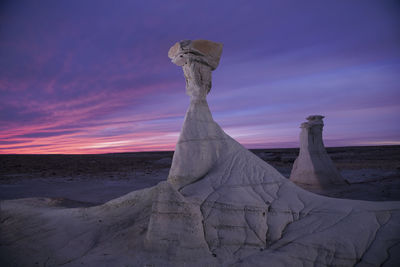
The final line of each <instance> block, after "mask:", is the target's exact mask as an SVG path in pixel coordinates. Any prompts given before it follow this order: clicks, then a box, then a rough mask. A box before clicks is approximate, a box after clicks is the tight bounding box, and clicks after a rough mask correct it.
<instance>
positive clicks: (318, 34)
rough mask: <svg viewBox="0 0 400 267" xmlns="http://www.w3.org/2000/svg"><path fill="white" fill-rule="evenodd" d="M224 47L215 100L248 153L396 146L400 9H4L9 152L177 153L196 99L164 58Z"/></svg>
mask: <svg viewBox="0 0 400 267" xmlns="http://www.w3.org/2000/svg"><path fill="white" fill-rule="evenodd" d="M185 39H192V40H195V39H208V40H212V41H216V42H221V43H223V44H224V48H223V53H222V58H221V61H220V65H219V67H218V68H217V69H216V70H215V71H214V72H213V87H212V89H211V92H210V94H209V95H208V102H209V106H210V109H211V111H212V113H213V117H214V120H215V121H216V122H217V123H218V124H220V125H221V127H222V128H223V129H224V131H225V132H226V133H228V134H229V135H231V136H232V137H233V138H235V139H236V140H238V141H239V142H240V143H241V144H243V145H244V146H245V147H247V148H284V147H298V138H299V133H300V129H299V125H300V124H301V123H302V122H304V121H305V118H306V117H307V116H308V115H312V114H321V115H324V116H325V117H326V118H325V127H324V134H323V136H324V142H325V145H326V146H364V145H396V144H397V145H399V144H400V117H399V114H400V101H399V100H400V2H399V1H390V0H388V1H386V0H384V1H378V0H376V1H369V0H360V1H357V0H351V1H349V0H337V1H328V0H327V1H320V0H318V1H307V0H305V1H294V0H293V1H287V0H276V1H270V0H263V1H235V0H230V1H215V0H214V1H208V0H202V1H183V0H182V1H161V0H160V1H153V0H146V1H124V0H119V1H103V0H93V1H91V0H85V1H78V0H65V1H64V0H59V1H52V0H50V1H44V0H40V1H11V0H8V1H7V0H6V1H1V3H0V153H1V154H15V153H17V154H53V153H58V154H81V153H117V152H133V151H158V150H174V148H175V143H176V141H177V139H178V137H179V132H180V129H181V126H182V123H183V117H184V115H185V112H186V109H187V107H188V104H189V97H188V96H187V95H185V80H184V77H183V73H182V69H181V68H180V67H178V66H176V65H174V64H172V63H171V62H170V60H169V58H168V57H167V53H168V50H169V48H170V47H171V46H172V45H173V44H174V43H175V42H177V41H180V40H185Z"/></svg>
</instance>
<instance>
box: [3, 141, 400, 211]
mask: <svg viewBox="0 0 400 267" xmlns="http://www.w3.org/2000/svg"><path fill="white" fill-rule="evenodd" d="M327 150H328V153H329V155H330V156H331V158H332V160H333V161H334V163H335V164H336V166H337V167H338V169H339V170H340V171H341V173H342V175H343V176H344V177H345V178H346V179H347V180H348V181H349V182H350V185H344V186H336V187H332V188H330V189H329V190H321V189H318V188H310V187H308V188H305V189H307V190H310V191H313V192H315V193H318V194H322V195H326V196H331V197H339V198H349V199H362V200H374V201H387V200H400V146H381V147H341V148H328V149H327ZM252 151H253V153H255V154H256V155H258V156H259V157H260V158H262V159H263V160H265V161H267V162H268V163H270V164H271V165H272V166H274V167H275V168H277V169H278V171H280V172H281V173H282V174H283V175H284V176H286V177H289V175H290V171H291V168H292V165H293V162H294V160H295V158H296V157H297V153H298V149H258V150H252ZM172 155H173V152H141V153H119V154H102V155H0V199H15V198H26V197H51V198H55V199H57V200H58V201H59V202H60V203H62V204H63V205H67V206H90V205H95V204H99V203H104V202H106V201H108V200H111V199H113V198H116V197H119V196H121V195H124V194H126V193H128V192H131V191H133V190H137V189H142V188H145V187H150V186H153V185H156V184H157V183H158V182H160V181H162V180H165V179H166V178H167V175H168V171H169V167H170V165H171V160H172ZM70 200H73V201H70Z"/></svg>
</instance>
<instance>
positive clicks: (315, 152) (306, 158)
mask: <svg viewBox="0 0 400 267" xmlns="http://www.w3.org/2000/svg"><path fill="white" fill-rule="evenodd" d="M323 118H324V116H321V115H311V116H308V117H307V122H304V123H302V124H301V126H300V128H301V132H300V153H299V156H298V157H297V159H296V160H295V162H294V164H293V169H292V172H291V174H290V180H291V181H293V182H296V183H299V184H306V185H313V186H318V187H327V186H329V185H332V184H344V183H346V180H345V179H344V178H343V177H342V175H341V174H340V173H339V171H338V170H337V168H336V167H335V165H334V164H333V162H332V160H331V158H330V157H329V156H328V153H327V152H326V149H325V146H324V142H323V140H322V129H323V127H324V122H323Z"/></svg>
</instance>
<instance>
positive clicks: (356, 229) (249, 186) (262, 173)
mask: <svg viewBox="0 0 400 267" xmlns="http://www.w3.org/2000/svg"><path fill="white" fill-rule="evenodd" d="M220 54H221V45H220V44H217V43H213V42H210V41H193V42H190V41H184V42H180V43H178V44H176V45H175V46H174V47H173V48H171V50H170V53H169V56H170V57H171V58H172V61H173V62H175V63H177V64H178V65H180V66H182V67H183V69H184V74H185V77H186V79H187V82H186V86H187V91H188V94H189V95H190V96H191V102H190V106H189V109H188V111H187V113H186V117H185V120H184V124H183V127H182V132H181V135H180V137H179V141H178V143H177V146H176V151H175V154H174V158H173V163H172V167H171V170H170V173H169V176H168V179H167V181H164V182H161V183H159V184H158V185H156V186H154V187H152V188H147V189H143V190H139V191H135V192H132V193H129V194H127V195H125V196H122V197H120V198H118V199H115V200H112V201H110V202H107V203H105V204H104V205H101V206H97V207H91V208H74V209H71V208H62V207H55V206H52V205H51V201H50V200H48V199H22V200H14V201H3V202H1V215H0V217H1V218H0V219H1V229H0V230H1V232H0V250H1V251H0V257H1V261H0V265H1V266H15V265H17V266H35V264H36V265H39V266H58V265H62V266H78V265H79V266H81V265H82V266H313V265H317V266H354V265H357V266H379V265H387V266H393V265H395V264H396V263H398V262H399V255H400V253H398V252H399V250H400V234H399V231H400V203H399V202H384V203H378V202H376V203H375V202H367V201H351V200H345V199H332V198H327V197H322V196H318V195H314V194H312V193H309V192H307V191H304V190H303V189H301V188H299V187H297V186H296V185H294V184H293V183H292V182H291V181H289V180H288V179H286V178H285V177H283V176H282V175H281V174H280V173H279V172H278V171H276V170H275V169H274V168H273V167H271V166H270V165H268V164H267V163H266V162H264V161H263V160H261V159H260V158H258V157H257V156H255V155H254V154H252V153H251V152H249V151H248V150H246V149H245V148H244V147H242V146H241V145H240V144H239V143H237V142H236V141H235V140H233V139H232V138H231V137H229V136H228V135H227V134H225V133H224V131H223V130H222V129H221V128H220V127H219V126H218V124H217V123H216V122H215V121H214V120H213V118H212V115H211V112H210V110H209V107H208V105H207V101H206V94H207V93H208V91H209V89H210V81H211V71H212V69H214V68H215V67H216V66H217V65H218V60H219V55H220Z"/></svg>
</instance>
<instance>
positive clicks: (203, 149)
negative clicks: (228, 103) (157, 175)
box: [168, 40, 225, 188]
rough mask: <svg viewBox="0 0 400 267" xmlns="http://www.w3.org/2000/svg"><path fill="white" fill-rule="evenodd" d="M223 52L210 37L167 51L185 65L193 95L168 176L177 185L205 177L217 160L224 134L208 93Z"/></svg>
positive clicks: (176, 61)
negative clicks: (213, 114) (210, 105)
mask: <svg viewBox="0 0 400 267" xmlns="http://www.w3.org/2000/svg"><path fill="white" fill-rule="evenodd" d="M221 54H222V44H221V43H215V42H212V41H208V40H195V41H190V40H185V41H181V42H178V43H176V44H175V45H174V46H172V47H171V49H170V50H169V52H168V57H169V58H171V61H172V62H173V63H174V64H176V65H178V66H182V69H183V73H184V75H185V80H186V93H187V94H188V95H189V96H190V98H191V99H190V105H189V109H188V111H187V113H186V116H185V121H184V123H183V127H182V130H181V134H180V136H179V140H178V143H177V145H176V148H175V153H174V158H173V160H172V166H171V170H170V172H169V176H168V181H169V182H170V183H171V184H173V185H174V186H175V187H176V188H181V187H183V186H185V185H187V184H190V183H192V182H194V181H196V180H198V179H199V178H201V177H203V176H204V175H205V174H206V173H207V172H208V170H209V169H210V168H211V167H212V166H213V164H214V163H215V162H216V160H217V157H218V154H219V150H220V147H221V146H220V145H219V141H220V140H221V138H224V136H225V134H224V133H223V131H222V129H221V128H220V127H219V126H218V124H216V123H215V122H214V120H213V118H212V115H211V112H210V109H209V107H208V104H207V101H206V96H207V94H208V93H209V92H210V89H211V71H213V70H215V69H216V68H217V66H218V64H219V59H220V57H221ZM213 140H214V141H213ZM193 141H195V142H193Z"/></svg>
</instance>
